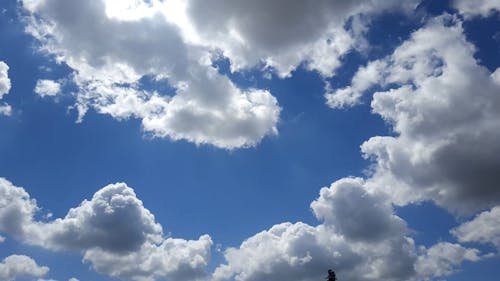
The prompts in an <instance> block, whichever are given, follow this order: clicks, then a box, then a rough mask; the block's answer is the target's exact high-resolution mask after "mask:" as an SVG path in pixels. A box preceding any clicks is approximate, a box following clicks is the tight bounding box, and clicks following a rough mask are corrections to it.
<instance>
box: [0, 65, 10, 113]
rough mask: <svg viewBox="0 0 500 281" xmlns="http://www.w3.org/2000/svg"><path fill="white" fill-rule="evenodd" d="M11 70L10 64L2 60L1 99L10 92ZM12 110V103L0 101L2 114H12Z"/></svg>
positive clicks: (0, 74) (0, 69)
mask: <svg viewBox="0 0 500 281" xmlns="http://www.w3.org/2000/svg"><path fill="white" fill-rule="evenodd" d="M8 71H9V66H8V65H7V64H6V63H5V62H3V61H0V101H1V100H2V98H3V96H4V95H6V94H8V93H9V91H10V87H11V84H10V79H9V75H8ZM11 112H12V108H11V106H10V105H8V104H6V103H0V115H7V116H8V115H10V114H11Z"/></svg>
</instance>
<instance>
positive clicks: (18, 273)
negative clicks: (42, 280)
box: [0, 255, 49, 281]
mask: <svg viewBox="0 0 500 281" xmlns="http://www.w3.org/2000/svg"><path fill="white" fill-rule="evenodd" d="M48 271H49V268H48V267H46V266H39V265H38V264H37V263H36V262H35V261H34V260H33V259H32V258H30V257H28V256H24V255H11V256H8V257H6V258H5V259H3V261H1V262H0V279H1V280H4V281H14V280H17V278H22V277H23V278H26V277H42V276H44V275H45V274H47V272H48Z"/></svg>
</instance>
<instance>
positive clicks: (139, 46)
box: [23, 0, 280, 149]
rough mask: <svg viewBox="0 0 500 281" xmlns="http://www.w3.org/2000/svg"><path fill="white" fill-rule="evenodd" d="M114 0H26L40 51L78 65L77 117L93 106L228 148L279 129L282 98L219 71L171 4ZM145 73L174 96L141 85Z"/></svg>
mask: <svg viewBox="0 0 500 281" xmlns="http://www.w3.org/2000/svg"><path fill="white" fill-rule="evenodd" d="M112 3H114V2H110V1H103V0H102V1H92V2H81V1H70V2H68V1H63V0H58V1H39V0H31V1H24V2H23V6H24V8H25V9H26V10H28V11H29V12H30V13H31V15H32V16H31V17H28V18H27V19H26V23H27V27H26V30H27V32H28V33H30V34H31V35H33V36H34V37H35V38H37V39H38V40H39V41H40V43H41V50H42V51H43V52H46V53H48V54H51V55H54V56H55V58H56V60H58V61H63V62H65V63H66V64H68V65H69V66H70V67H71V68H72V69H73V70H75V74H74V76H72V77H73V82H75V83H76V84H77V86H78V87H79V92H78V93H77V104H76V106H75V108H77V109H78V111H79V120H80V121H81V120H82V118H83V116H84V115H85V113H86V112H87V110H88V109H89V108H93V109H95V110H96V111H97V112H99V113H102V114H110V115H111V116H113V117H115V118H117V119H127V118H138V119H140V120H142V124H143V128H144V130H145V131H146V132H148V133H150V134H151V135H153V136H156V137H165V138H170V139H173V140H181V139H182V140H187V141H190V142H193V143H196V144H211V145H214V146H217V147H220V148H226V149H234V148H240V147H249V146H254V145H256V144H257V143H259V142H260V140H261V139H262V138H263V137H265V136H266V135H273V134H276V133H277V128H276V125H277V122H278V120H279V113H280V107H279V106H278V102H277V100H276V99H275V98H274V97H273V96H272V95H271V93H270V92H269V91H267V90H263V89H240V88H238V87H236V85H235V84H234V83H233V82H232V81H231V80H229V78H228V77H226V76H224V75H221V74H219V73H218V71H217V70H216V69H215V68H214V67H212V66H211V61H210V50H207V49H206V48H201V47H200V46H197V45H193V44H190V43H189V42H187V41H185V40H184V39H183V37H182V35H181V31H180V30H179V27H177V26H176V25H174V24H172V23H171V22H169V21H168V19H167V18H165V15H166V12H165V11H164V10H165V7H167V6H165V5H167V3H161V2H159V1H152V2H151V4H150V5H149V4H145V3H143V2H142V1H132V2H130V1H129V2H126V3H124V4H123V5H119V6H117V7H115V6H110V5H111V4H112ZM130 5H131V6H130ZM137 5H139V6H140V8H139V9H138V10H136V9H135V8H134V7H136V6H137ZM131 7H132V8H131ZM167 14H168V13H167ZM145 76H148V77H153V78H154V79H157V80H158V81H159V83H168V84H170V85H171V86H172V87H174V88H175V95H173V96H170V94H171V93H158V92H156V91H149V90H146V89H142V88H141V87H140V79H141V78H142V77H145Z"/></svg>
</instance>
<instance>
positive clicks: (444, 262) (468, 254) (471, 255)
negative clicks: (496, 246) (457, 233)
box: [415, 242, 482, 280]
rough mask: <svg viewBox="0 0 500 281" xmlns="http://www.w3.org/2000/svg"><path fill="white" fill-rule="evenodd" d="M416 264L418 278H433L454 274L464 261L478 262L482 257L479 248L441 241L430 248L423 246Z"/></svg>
mask: <svg viewBox="0 0 500 281" xmlns="http://www.w3.org/2000/svg"><path fill="white" fill-rule="evenodd" d="M420 251H422V252H423V254H421V255H420V256H419V257H418V260H417V263H416V265H415V268H416V271H417V272H418V279H417V280H433V278H435V277H442V276H447V275H450V274H452V273H453V272H454V271H455V268H456V267H457V266H458V265H460V264H461V263H462V262H464V261H469V262H477V261H479V260H480V259H481V258H482V257H481V256H480V255H479V251H478V250H477V249H470V248H465V247H463V246H461V245H458V244H452V243H447V242H441V243H438V244H436V245H434V246H432V247H431V248H429V249H425V248H422V249H420Z"/></svg>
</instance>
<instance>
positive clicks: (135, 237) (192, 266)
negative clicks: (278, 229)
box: [0, 178, 212, 281]
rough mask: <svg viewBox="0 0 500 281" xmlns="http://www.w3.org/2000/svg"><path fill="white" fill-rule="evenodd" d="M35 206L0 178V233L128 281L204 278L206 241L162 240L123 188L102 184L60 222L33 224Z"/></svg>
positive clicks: (138, 203)
mask: <svg viewBox="0 0 500 281" xmlns="http://www.w3.org/2000/svg"><path fill="white" fill-rule="evenodd" d="M37 210H38V207H37V205H36V202H35V201H34V200H33V199H31V198H30V197H29V194H28V193H26V191H25V190H24V189H23V188H20V187H16V186H14V185H12V183H10V182H8V181H7V180H5V179H1V178H0V231H2V232H4V233H6V234H9V235H11V236H12V237H14V238H16V239H19V240H22V241H24V242H26V243H28V244H32V245H38V246H41V247H44V248H47V249H51V250H74V251H80V252H82V253H83V259H84V261H88V262H90V263H91V264H92V267H93V268H95V269H96V271H98V272H101V273H104V274H108V275H110V276H115V277H120V278H127V279H132V280H141V281H142V280H154V279H155V278H160V277H168V278H169V279H171V280H186V279H191V280H192V279H195V278H200V277H202V276H204V274H205V273H204V270H205V267H206V265H207V264H208V260H209V258H210V248H211V246H212V240H211V238H210V237H209V236H208V235H204V236H201V237H200V239H199V240H184V239H174V238H164V236H163V230H162V227H161V226H160V225H159V224H158V223H156V222H155V219H154V216H153V215H152V214H151V213H150V212H149V210H147V209H146V208H144V207H143V205H142V202H141V201H140V200H139V199H138V198H137V197H136V195H135V193H134V191H133V189H131V188H130V187H128V186H127V185H126V184H123V183H117V184H111V185H108V186H106V187H104V188H102V189H101V190H99V191H97V192H96V193H95V194H94V196H93V198H92V200H90V201H87V200H84V201H83V202H82V203H81V204H80V205H79V206H78V207H76V208H72V209H70V210H69V212H68V214H67V215H66V216H65V217H64V218H58V219H55V220H52V221H49V222H42V221H36V220H35V219H34V216H35V212H36V211H37Z"/></svg>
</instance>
